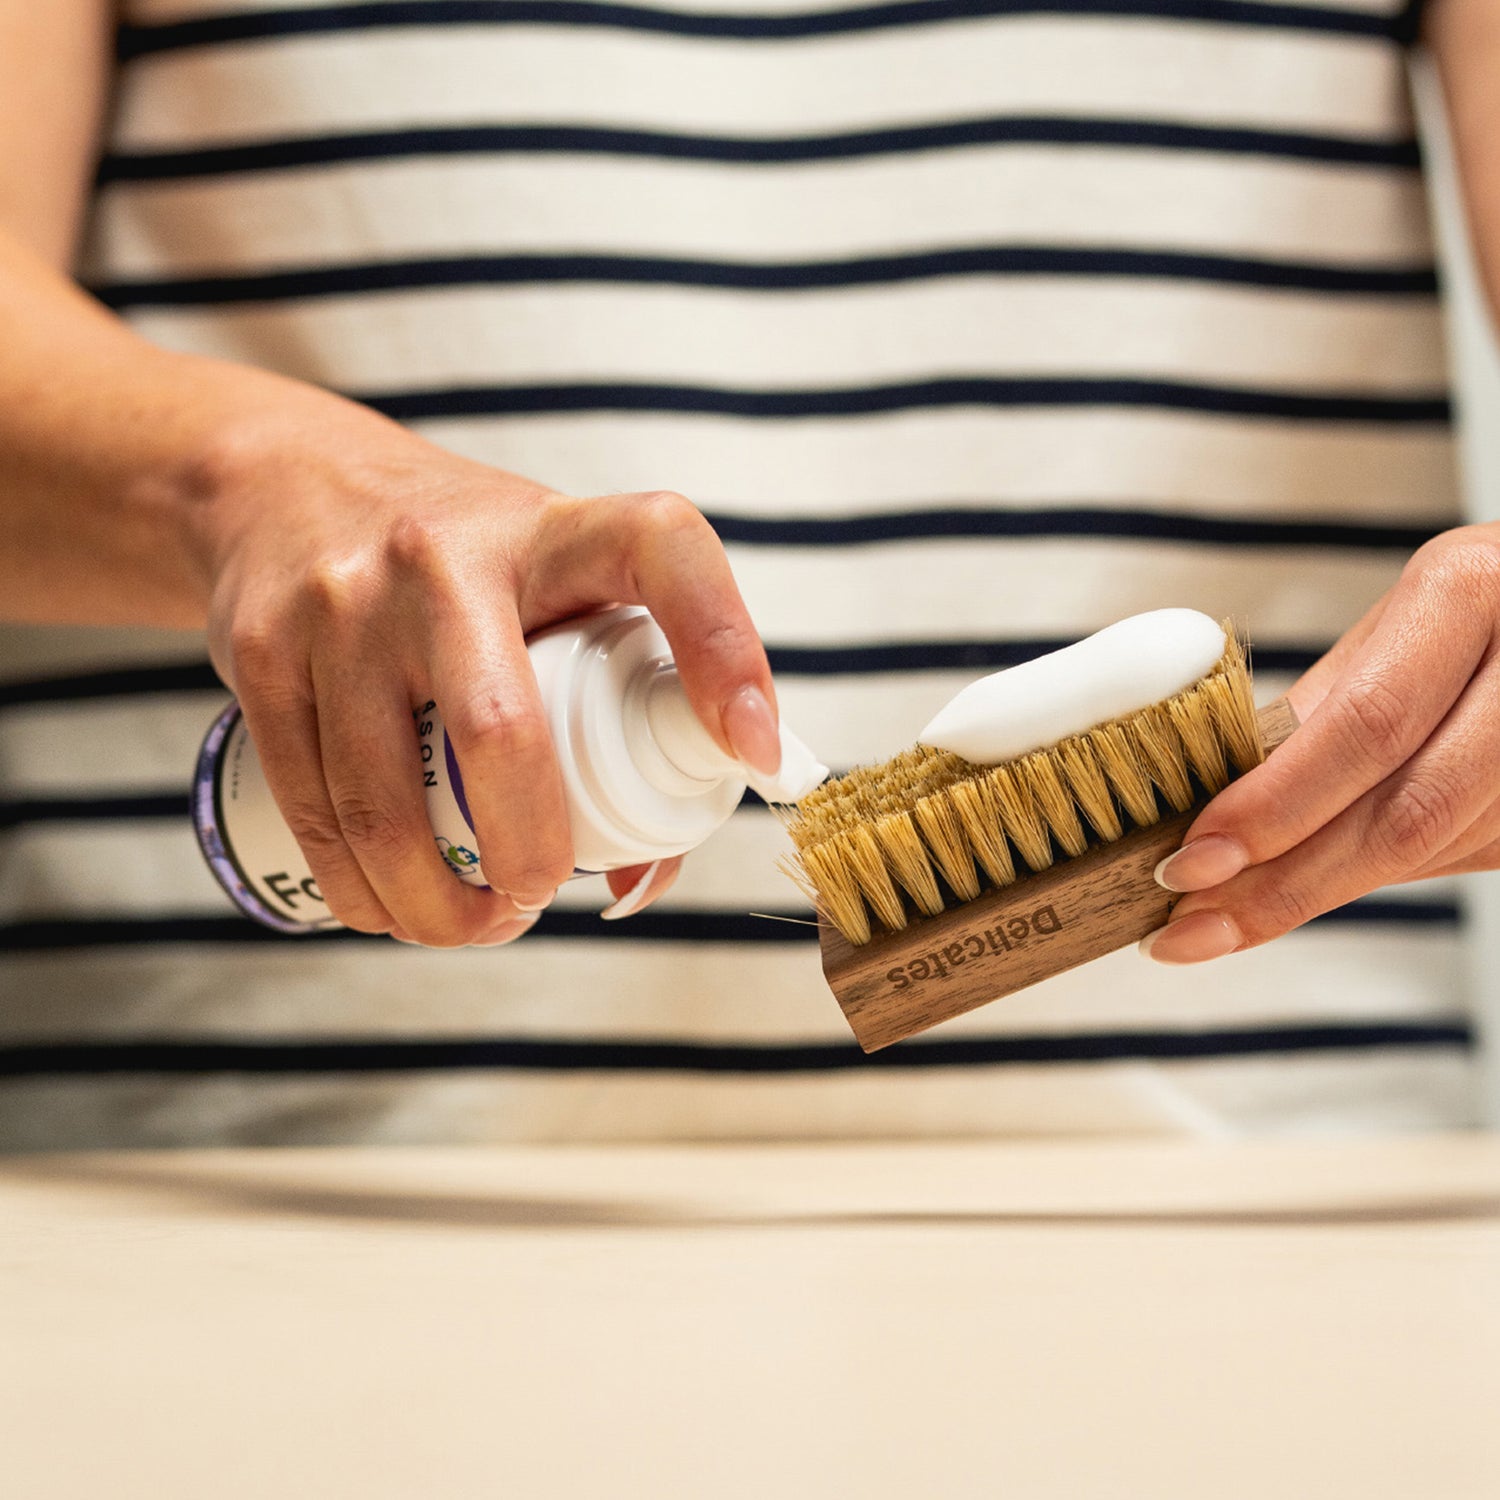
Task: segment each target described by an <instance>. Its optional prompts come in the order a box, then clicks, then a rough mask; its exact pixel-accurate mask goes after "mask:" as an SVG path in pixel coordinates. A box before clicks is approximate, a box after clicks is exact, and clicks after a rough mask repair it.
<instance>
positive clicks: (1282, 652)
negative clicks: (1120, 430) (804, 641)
mask: <svg viewBox="0 0 1500 1500" xmlns="http://www.w3.org/2000/svg"><path fill="white" fill-rule="evenodd" d="M1071 644H1072V641H1071V640H1052V639H1046V640H1040V639H1035V638H1032V639H1027V640H1016V639H1011V640H989V641H983V640H979V641H911V642H900V643H886V644H876V645H867V646H778V645H770V646H768V647H767V648H766V654H767V656H768V657H769V658H770V662H771V670H772V671H773V672H776V673H782V674H786V675H788V676H793V677H827V676H841V675H848V676H861V675H864V674H869V673H879V672H948V671H954V670H957V669H960V668H974V669H976V670H982V671H994V670H995V669H996V668H998V667H1012V666H1015V665H1016V664H1017V663H1018V662H1023V661H1030V660H1031V658H1032V657H1034V656H1041V655H1043V654H1044V653H1046V652H1048V651H1057V650H1060V649H1061V648H1062V647H1063V646H1068V645H1071ZM1327 649H1328V648H1327V646H1316V645H1313V646H1306V645H1284V646H1273V645H1269V644H1264V645H1262V644H1257V645H1256V646H1255V649H1254V655H1255V665H1256V666H1257V667H1258V668H1262V669H1264V670H1266V671H1269V672H1303V671H1306V670H1307V668H1308V667H1310V666H1311V665H1312V664H1313V662H1315V661H1316V660H1317V659H1318V657H1320V656H1321V655H1322V654H1323V652H1324V651H1326V650H1327ZM200 690H201V691H204V692H210V691H212V692H214V693H217V694H219V695H222V694H223V693H224V692H225V688H224V686H223V684H222V683H220V681H219V680H218V678H217V677H215V676H214V671H213V668H212V667H211V666H210V665H209V664H208V663H207V662H202V663H200V664H197V665H195V666H191V667H182V666H176V667H123V668H120V669H118V670H116V671H113V672H89V673H85V674H83V675H81V676H77V677H46V678H38V679H35V680H33V681H28V682H13V683H9V684H6V685H4V686H0V709H4V708H20V707H26V706H28V705H34V704H38V703H75V702H86V701H91V700H95V699H100V698H139V697H149V696H152V695H154V694H158V693H180V692H185V691H200ZM206 723H207V720H206V719H205V725H206Z"/></svg>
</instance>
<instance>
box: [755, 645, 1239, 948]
mask: <svg viewBox="0 0 1500 1500" xmlns="http://www.w3.org/2000/svg"><path fill="white" fill-rule="evenodd" d="M1225 635H1226V636H1227V637H1228V642H1229V644H1228V646H1227V647H1226V649H1225V652H1224V655H1223V657H1222V658H1221V659H1220V660H1219V663H1218V665H1217V666H1215V668H1214V669H1213V671H1212V672H1210V673H1209V674H1208V676H1207V677H1204V678H1202V679H1201V680H1200V681H1198V682H1196V683H1194V684H1193V686H1192V687H1190V688H1187V689H1185V690H1184V691H1183V692H1181V693H1178V694H1177V695H1176V696H1175V697H1173V698H1169V699H1167V700H1166V702H1164V703H1157V704H1153V705H1152V706H1151V707H1149V708H1145V709H1142V710H1141V711H1140V712H1138V713H1134V714H1129V715H1127V716H1126V717H1124V718H1122V719H1115V720H1113V721H1111V722H1110V723H1107V724H1100V725H1098V726H1097V727H1095V728H1093V729H1090V730H1088V731H1087V732H1085V733H1083V734H1077V735H1073V736H1071V737H1070V738H1068V739H1065V740H1062V741H1060V742H1059V743H1058V744H1056V745H1053V746H1050V747H1049V748H1048V749H1045V750H1037V751H1034V752H1032V753H1031V754H1030V755H1024V756H1022V757H1020V759H1018V760H1013V761H1007V762H1006V763H1005V764H1003V765H998V766H976V765H973V764H972V763H971V762H969V761H966V760H964V759H963V758H962V757H961V756H958V755H954V754H952V753H951V752H950V751H946V750H931V749H928V748H927V747H926V746H924V745H917V746H914V747H913V748H912V749H910V750H903V751H902V752H901V753H900V754H899V755H897V756H895V757H894V758H892V759H891V760H888V761H886V762H884V763H883V764H881V765H878V766H864V767H861V768H860V769H858V770H855V771H851V772H850V773H849V774H848V775H847V776H841V777H839V778H838V779H837V780H835V781H826V782H824V783H823V785H822V786H820V787H818V788H817V789H816V790H814V791H813V792H810V793H809V794H808V795H807V796H806V797H804V798H803V799H802V801H801V802H800V803H798V804H797V806H796V808H795V809H794V810H793V811H791V812H790V813H788V814H787V815H786V824H787V831H788V833H789V834H790V835H791V839H792V844H793V847H794V849H795V851H796V852H795V854H793V855H792V856H791V857H790V858H789V859H788V861H787V862H786V864H785V868H786V870H787V873H788V874H790V875H791V877H792V879H793V880H795V881H796V882H797V884H798V885H799V886H800V887H801V888H802V889H803V890H804V891H805V892H806V893H807V895H808V897H809V898H810V899H811V900H812V902H813V904H814V906H816V907H817V909H818V911H819V912H820V913H821V914H822V915H823V916H824V917H825V918H826V919H827V920H828V921H829V922H831V923H832V924H833V925H834V926H835V927H836V928H838V930H839V931H840V932H841V933H843V935H844V936H845V937H846V938H847V939H848V940H849V941H850V942H851V943H853V944H855V945H856V946H858V945H860V944H863V943H867V942H869V941H870V938H871V936H872V935H873V933H874V931H875V930H876V929H877V928H883V929H885V930H887V931H893V932H894V931H900V930H901V929H902V928H903V927H905V926H906V924H907V923H908V921H910V920H912V917H913V915H914V914H920V915H925V916H935V915H936V914H937V913H938V912H940V911H942V910H943V908H944V906H945V905H948V904H952V902H953V901H955V900H956V901H959V902H963V901H972V900H973V899H974V898H975V897H976V896H977V895H979V893H980V891H981V890H982V889H983V888H985V887H986V886H989V887H1001V886H1007V885H1011V884H1013V883H1014V882H1015V881H1017V880H1018V879H1023V878H1024V877H1025V875H1026V873H1027V872H1028V871H1032V870H1044V869H1046V868H1047V867H1048V866H1049V865H1051V864H1052V863H1053V861H1054V859H1056V857H1057V856H1058V854H1059V853H1061V854H1063V855H1065V856H1066V857H1068V858H1074V857H1076V856H1077V855H1079V854H1082V853H1083V851H1084V850H1085V849H1086V848H1087V847H1088V846H1089V845H1090V844H1091V843H1101V842H1103V843H1109V842H1113V841H1114V840H1115V839H1118V838H1120V837H1121V836H1122V835H1123V834H1125V833H1127V832H1129V831H1130V830H1131V829H1132V828H1143V827H1147V826H1149V825H1150V824H1152V823H1156V822H1159V821H1160V820H1161V819H1162V818H1163V817H1167V816H1169V815H1171V814H1172V813H1180V812H1186V811H1187V809H1188V808H1189V807H1191V806H1192V805H1193V803H1194V801H1195V800H1197V799H1198V798H1199V797H1201V796H1204V795H1208V796H1212V795H1213V794H1214V793H1215V792H1218V791H1220V790H1222V789H1223V788H1224V787H1225V786H1226V785H1227V784H1228V783H1229V782H1230V781H1231V780H1232V779H1233V778H1234V777H1235V776H1236V775H1240V774H1242V773H1243V772H1245V771H1248V770H1250V769H1251V768H1252V767H1254V766H1257V765H1259V764H1260V762H1261V760H1262V759H1263V758H1264V756H1263V752H1262V750H1261V743H1260V736H1259V735H1258V733H1257V732H1256V726H1255V703H1254V699H1253V697H1252V696H1251V690H1250V673H1249V668H1248V667H1247V665H1246V661H1245V653H1244V651H1243V649H1242V648H1241V646H1240V643H1239V641H1238V640H1237V639H1236V638H1235V635H1234V632H1233V631H1232V630H1231V629H1230V628H1229V626H1228V625H1227V624H1226V626H1225Z"/></svg>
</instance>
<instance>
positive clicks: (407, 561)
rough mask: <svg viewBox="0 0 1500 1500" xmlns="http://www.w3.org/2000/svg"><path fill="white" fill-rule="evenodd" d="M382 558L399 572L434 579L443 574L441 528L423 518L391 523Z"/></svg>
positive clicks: (409, 518) (416, 517)
mask: <svg viewBox="0 0 1500 1500" xmlns="http://www.w3.org/2000/svg"><path fill="white" fill-rule="evenodd" d="M385 554H386V557H387V559H388V560H389V562H390V564H391V566H392V568H393V569H394V570H396V571H398V572H402V573H410V574H415V575H417V576H420V577H424V578H427V577H433V576H435V575H437V574H440V573H441V572H442V571H443V554H444V548H443V534H442V528H441V527H439V526H436V525H434V524H433V523H432V522H431V521H430V520H429V519H427V518H426V517H425V516H414V515H404V516H400V517H398V518H397V519H396V520H395V521H393V522H392V523H391V527H390V530H389V531H388V532H387V533H386V537H385Z"/></svg>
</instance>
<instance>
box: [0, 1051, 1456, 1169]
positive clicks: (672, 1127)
mask: <svg viewBox="0 0 1500 1500" xmlns="http://www.w3.org/2000/svg"><path fill="white" fill-rule="evenodd" d="M1473 1081H1474V1067H1473V1063H1472V1060H1471V1059H1470V1058H1469V1057H1467V1056H1465V1055H1462V1054H1456V1053H1454V1052H1452V1051H1443V1052H1440V1053H1425V1052H1424V1053H1415V1054H1412V1053H1400V1052H1394V1053H1393V1052H1375V1053H1370V1054H1362V1055H1354V1056H1348V1057H1337V1056H1336V1057H1324V1056H1312V1057H1286V1058H1283V1057H1272V1058H1255V1059H1250V1060H1248V1061H1231V1062H1224V1063H1201V1062H1195V1063H1177V1064H1165V1065H1153V1064H1147V1063H1123V1064H1112V1065H1106V1066H1099V1065H1095V1064H1084V1065H1082V1066H1079V1065H1074V1066H1057V1065H1048V1066H1042V1067H1005V1068H999V1069H990V1068H974V1069H962V1070H958V1069H951V1068H950V1069H937V1070H934V1071H933V1072H930V1073H910V1074H908V1073H903V1074H900V1075H899V1076H896V1077H893V1076H892V1075H891V1074H890V1073H889V1072H886V1071H883V1070H874V1071H868V1072H858V1073H839V1074H833V1075H819V1074H813V1075H804V1076H793V1077H774V1076H772V1077H761V1076H755V1075H751V1076H748V1077H746V1076H738V1077H718V1076H715V1077H706V1078H704V1077H691V1076H681V1075H669V1076H667V1077H663V1076H662V1075H660V1074H654V1073H646V1074H636V1075H631V1074H592V1073H589V1074H582V1075H577V1074H574V1075H563V1076H561V1077H559V1076H558V1075H555V1074H554V1075H546V1076H535V1075H527V1074H515V1073H503V1072H502V1073H491V1072H489V1071H479V1072H474V1073H446V1074H437V1075H430V1074H420V1073H419V1074H416V1075H407V1074H395V1075H389V1074H386V1075H382V1074H376V1075H373V1076H370V1075H365V1076H359V1077H347V1078H339V1079H336V1080H331V1079H329V1078H327V1077H313V1078H306V1077H303V1078H292V1079H281V1078H274V1077H249V1078H236V1077H225V1076H221V1075H213V1076H208V1077H198V1078H190V1079H182V1078H125V1079H117V1078H79V1079H71V1078H68V1079H50V1078H38V1079H9V1080H7V1083H6V1087H5V1089H4V1090H0V1143H3V1145H4V1146H5V1147H6V1148H8V1149H11V1150H21V1151H28V1150H29V1151H61V1150H83V1149H89V1148H96V1149H100V1148H112V1149H120V1148H122V1147H132V1146H145V1147H151V1146H157V1147H163V1146H195V1147H203V1146H206V1145H216V1144H217V1145H253V1146H264V1145H265V1144H266V1143H267V1142H268V1141H275V1142H277V1143H278V1144H280V1145H284V1146H292V1145H298V1144H305V1145H310V1146H327V1145H333V1144H347V1145H353V1146H359V1147H362V1148H368V1147H370V1146H378V1145H382V1144H385V1145H415V1144H419V1143H424V1142H431V1143H436V1144H441V1145H452V1144H454V1143H455V1142H464V1141H471V1142H481V1143H485V1144H489V1143H492V1142H497V1141H500V1142H505V1141H509V1142H517V1141H522V1142H531V1141H542V1142H546V1143H548V1144H557V1143H560V1142H570V1141H578V1142H599V1141H607V1142H609V1143H610V1144H611V1145H612V1146H617V1145H619V1144H620V1143H622V1142H628V1141H653V1142H661V1141H673V1140H681V1141H688V1142H692V1143H694V1144H701V1143H702V1142H704V1141H713V1140H736V1139H739V1140H746V1141H752V1142H756V1143H760V1142H764V1141H766V1140H773V1139H779V1140H788V1141H796V1142H799V1143H800V1142H806V1141H809V1140H818V1139H832V1140H836V1141H850V1140H861V1139H875V1140H884V1141H890V1140H893V1139H896V1140H912V1139H922V1138H931V1137H936V1138H950V1139H951V1138H952V1137H955V1136H984V1135H988V1136H996V1135H999V1136H1020V1137H1029V1138H1037V1137H1042V1138H1045V1137H1055V1136H1060V1135H1099V1134H1109V1135H1117V1134H1119V1133H1122V1132H1123V1133H1126V1134H1130V1135H1170V1136H1181V1135H1182V1134H1183V1133H1184V1128H1183V1116H1184V1113H1185V1107H1186V1106H1185V1102H1184V1104H1179V1105H1177V1106H1176V1107H1173V1106H1171V1105H1169V1104H1168V1103H1167V1102H1166V1099H1165V1097H1164V1096H1165V1093H1166V1092H1167V1091H1169V1090H1170V1091H1173V1092H1176V1093H1179V1094H1181V1095H1182V1096H1183V1099H1184V1101H1189V1100H1190V1101H1192V1113H1193V1115H1194V1117H1195V1119H1196V1120H1198V1121H1204V1122H1207V1121H1208V1120H1214V1121H1216V1122H1217V1128H1216V1129H1215V1132H1214V1133H1215V1135H1216V1136H1219V1137H1222V1136H1223V1135H1224V1134H1239V1133H1247V1132H1254V1133H1256V1134H1262V1135H1290V1136H1296V1135H1299V1134H1300V1135H1328V1134H1329V1133H1336V1134H1338V1135H1342V1136H1358V1135H1366V1134H1370V1133H1381V1132H1384V1133H1389V1132H1391V1131H1393V1130H1401V1131H1439V1130H1453V1129H1460V1128H1464V1127H1467V1126H1471V1125H1473V1123H1474V1110H1473V1106H1472V1102H1471V1101H1472V1091H1473Z"/></svg>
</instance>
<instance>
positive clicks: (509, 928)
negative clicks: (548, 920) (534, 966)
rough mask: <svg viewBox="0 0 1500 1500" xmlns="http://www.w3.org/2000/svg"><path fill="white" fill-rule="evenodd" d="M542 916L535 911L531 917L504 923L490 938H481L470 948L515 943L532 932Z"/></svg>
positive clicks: (470, 945) (496, 946) (518, 918)
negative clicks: (525, 934) (523, 935)
mask: <svg viewBox="0 0 1500 1500" xmlns="http://www.w3.org/2000/svg"><path fill="white" fill-rule="evenodd" d="M541 916H542V914H541V912H539V911H534V912H532V913H531V915H530V916H526V917H516V918H515V919H514V920H513V921H510V922H505V923H502V924H501V925H500V926H499V927H496V928H495V929H494V930H493V931H492V932H491V933H490V935H489V936H488V937H484V938H481V939H480V940H479V941H478V942H477V943H470V944H469V947H471V948H498V947H499V946H500V945H501V944H502V943H513V942H515V940H516V939H517V938H518V937H520V936H521V934H522V933H525V932H530V931H531V929H532V928H533V927H535V926H536V924H537V923H538V922H539V921H540V920H541Z"/></svg>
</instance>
